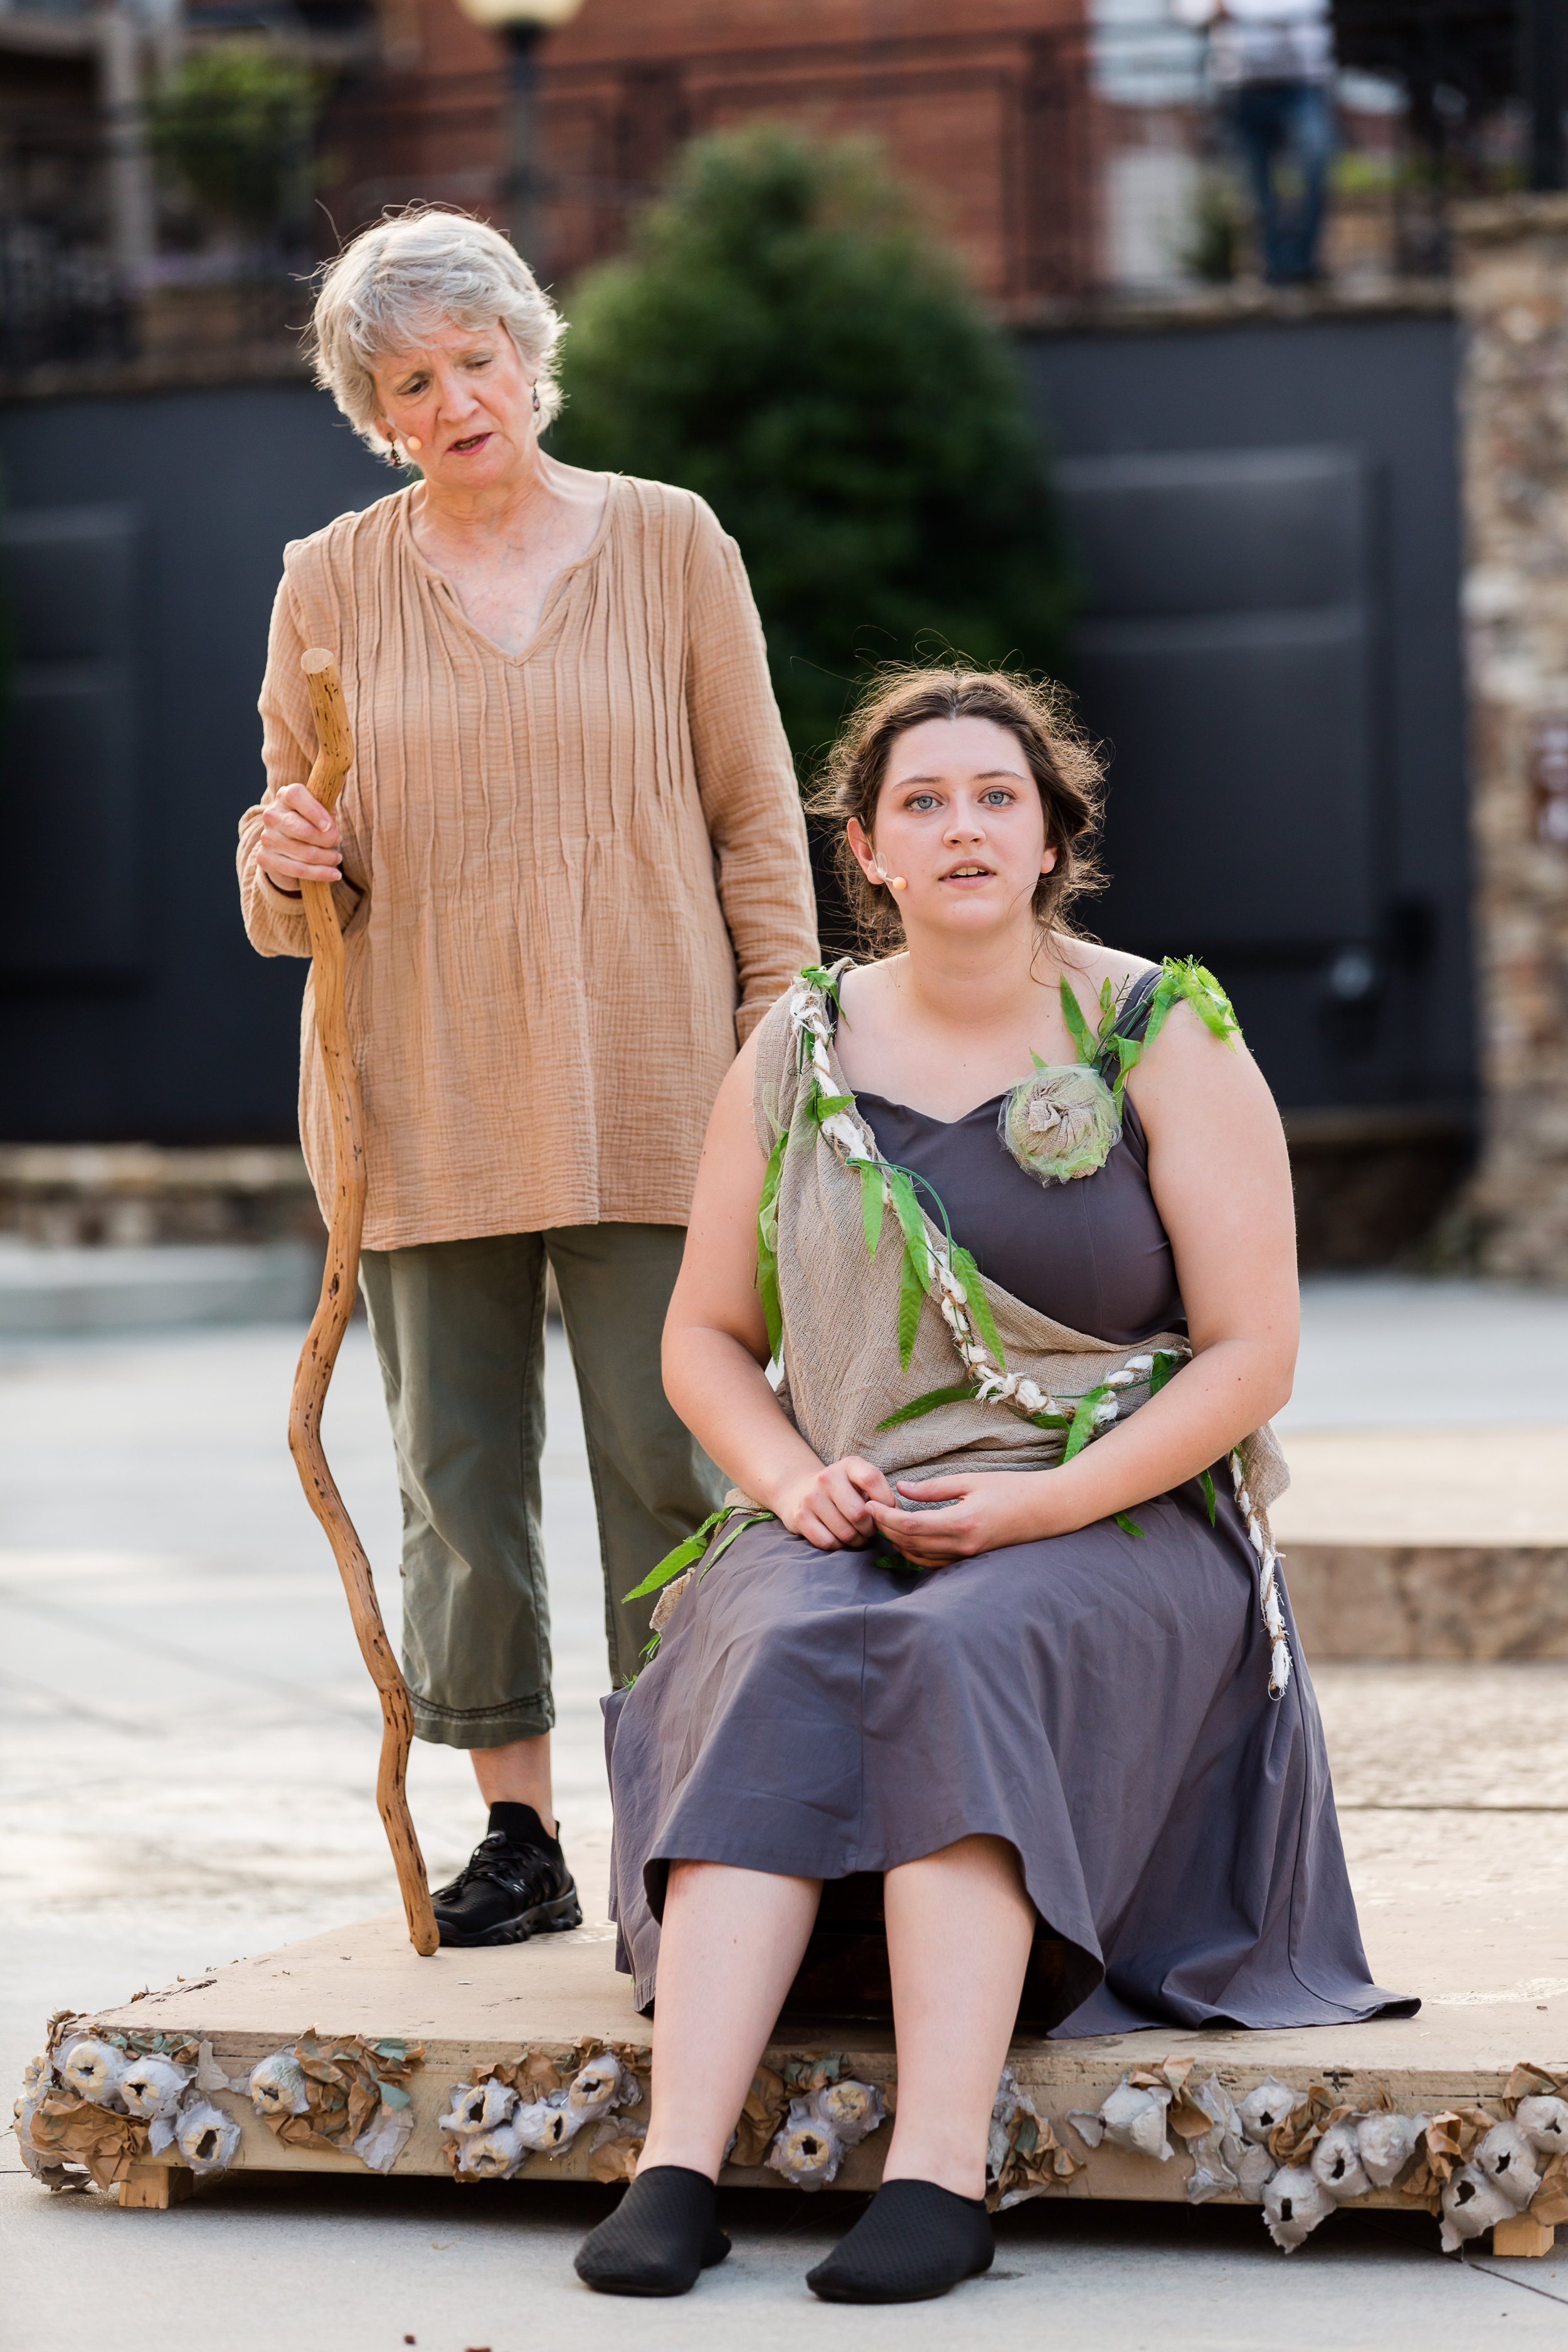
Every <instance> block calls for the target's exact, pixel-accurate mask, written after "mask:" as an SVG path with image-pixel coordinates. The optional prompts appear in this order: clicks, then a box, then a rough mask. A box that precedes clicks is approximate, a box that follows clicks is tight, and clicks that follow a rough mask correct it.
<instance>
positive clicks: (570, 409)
mask: <svg viewBox="0 0 1568 2352" xmlns="http://www.w3.org/2000/svg"><path fill="white" fill-rule="evenodd" d="M566 307H567V310H568V312H569V315H570V317H571V320H572V331H571V333H570V336H569V337H568V339H567V342H566V346H565V367H564V380H565V386H566V392H567V406H566V410H565V413H564V415H563V417H562V418H561V420H560V422H559V424H558V425H556V427H555V428H554V431H553V433H552V438H551V443H550V446H551V448H552V450H553V451H554V452H555V454H556V455H558V456H560V457H563V458H566V459H568V460H570V461H571V462H572V463H574V464H576V465H583V466H589V467H607V468H613V469H616V470H618V471H620V472H624V473H629V474H638V475H642V476H644V477H646V478H652V479H655V480H661V481H668V482H678V483H681V484H683V485H684V486H685V487H686V488H689V489H693V490H697V491H699V492H700V494H701V495H702V497H703V498H705V499H707V500H708V501H709V503H710V505H711V506H712V507H713V509H714V510H715V512H716V513H717V514H718V516H719V519H720V520H721V522H722V523H723V525H724V527H725V529H726V530H730V531H731V532H732V533H733V534H734V536H735V538H736V539H737V540H738V541H739V542H740V546H741V550H742V554H743V555H744V557H745V561H746V565H747V569H748V571H749V572H750V574H751V578H752V588H753V590H754V592H755V593H756V598H757V603H758V606H759V608H760V610H761V613H762V618H763V628H764V630H765V632H766V634H767V639H768V648H769V656H770V659H771V661H772V664H773V683H774V687H775V688H776V690H777V694H778V698H779V707H780V709H781V710H782V712H783V714H784V724H785V727H786V728H787V730H788V731H789V736H790V740H791V742H792V744H793V746H794V748H795V752H796V755H797V757H799V758H801V759H803V760H804V759H805V757H806V756H807V755H808V754H809V753H810V752H811V751H813V750H814V749H815V748H816V747H817V746H819V745H820V744H822V743H823V742H824V741H825V740H826V739H827V738H828V737H829V736H831V734H832V733H833V731H834V730H835V728H836V726H837V721H838V719H839V717H840V715H841V712H842V710H843V709H844V706H845V703H846V701H847V698H848V697H849V696H850V695H851V694H852V693H853V691H854V690H855V688H856V687H857V685H858V683H859V682H860V680H861V679H862V678H863V677H864V674H865V665H866V663H867V662H868V661H878V660H885V659H888V658H890V657H894V656H898V657H907V656H910V655H911V654H914V653H916V652H917V651H918V652H921V653H924V654H932V653H936V654H940V653H942V651H945V650H947V649H949V648H951V649H952V650H954V651H958V652H961V653H963V655H965V656H969V657H971V658H973V660H975V661H977V662H981V663H984V664H990V663H994V662H998V661H1002V660H1005V659H1006V658H1008V657H1009V656H1011V657H1012V658H1013V659H1015V660H1016V661H1018V662H1021V663H1022V664H1024V665H1025V666H1026V667H1044V668H1054V667H1056V666H1057V665H1058V661H1059V658H1060V653H1061V644H1062V635H1063V629H1064V624H1065V619H1066V615H1067V612H1068V606H1069V604H1070V580H1069V573H1068V564H1067V561H1066V557H1065V554H1064V551H1063V547H1062V542H1061V540H1060V536H1059V533H1058V527H1057V522H1056V519H1055V515H1054V512H1053V508H1052V503H1051V497H1050V488H1049V482H1048V478H1047V466H1046V460H1045V456H1044V452H1043V449H1042V446H1041V444H1040V439H1039V436H1038V434H1037V430H1036V429H1035V427H1034V426H1033V425H1032V424H1031V422H1030V420H1029V417H1028V415H1027V414H1026V408H1025V404H1024V399H1023V394H1022V387H1021V383H1020V379H1019V375H1018V371H1017V367H1016V361H1015V359H1014V355H1013V352H1012V350H1011V347H1010V345H1009V344H1008V342H1007V341H1006V339H1005V336H1004V335H1003V334H1002V332H1001V331H999V330H998V329H997V328H996V327H994V325H992V324H991V322H990V321H989V320H987V318H986V317H985V315H984V312H983V311H982V310H981V309H980V307H979V305H978V303H977V302H976V300H975V299H974V297H973V294H972V293H971V292H970V291H969V289H968V288H967V286H966V284H965V283H964V281H963V278H962V276H961V275H960V272H959V270H958V268H957V267H956V265H955V264H954V263H953V262H952V261H951V260H950V259H949V258H948V257H947V256H946V255H945V253H943V252H942V250H941V248H940V247H937V246H936V245H935V244H934V243H933V241H932V240H931V237H930V236H929V235H927V234H926V233H925V232H924V231H923V230H922V229H921V226H919V225H918V224H917V222H916V221H915V219H914V218H913V216H912V215H911V212H910V205H909V203H908V200H907V199H906V197H905V196H904V194H903V193H902V191H901V190H900V188H899V187H898V186H897V184H895V183H894V182H893V181H891V180H890V179H889V177H888V175H887V173H886V172H885V170H884V169H883V167H882V166H881V165H880V163H879V161H878V158H877V155H876V152H875V151H874V150H872V149H870V148H868V146H866V145H865V144H863V143H861V142H835V143H832V144H826V143H815V142H808V141H806V140H805V139H802V138H800V137H798V136H795V135H793V134H791V133H789V132H786V131H781V130H778V129H774V128H771V127H768V126H752V128H750V129H747V130H744V131H739V132H730V133H725V134H721V135H720V136H718V137H714V138H710V139H704V140H702V141H700V142H696V143H695V144H694V145H693V146H692V147H691V148H690V149H689V150H688V152H687V154H686V157H685V159H684V162H683V164H682V167H681V169H680V172H679V176H678V178H677V180H676V182H675V184H674V186H673V188H672V190H671V192H670V194H668V197H667V198H666V199H665V200H664V201H663V202H661V203H659V204H658V205H654V206H653V207H652V208H651V209H650V211H649V212H648V213H647V214H646V215H645V216H644V218H643V221H642V223H641V225H640V227H639V229H638V231H637V236H636V237H635V239H634V242H633V245H632V247H631V249H630V251H629V253H628V254H627V255H626V257H623V258H621V259H619V260H616V261H614V262H611V263H609V264H607V265H605V267H603V268H598V269H596V270H595V271H593V272H592V273H590V274H589V275H588V276H587V277H585V278H584V279H583V280H582V281H581V282H580V283H579V284H578V285H577V286H576V287H575V288H574V289H573V291H572V296H571V299H570V300H569V301H568V303H567V306H566Z"/></svg>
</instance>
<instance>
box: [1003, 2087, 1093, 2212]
mask: <svg viewBox="0 0 1568 2352" xmlns="http://www.w3.org/2000/svg"><path fill="white" fill-rule="evenodd" d="M1082 2170H1083V2165H1082V2161H1081V2159H1080V2158H1078V2157H1076V2156H1073V2155H1071V2154H1070V2153H1069V2152H1068V2149H1067V2148H1065V2147H1063V2146H1062V2144H1061V2142H1060V2140H1058V2137H1057V2136H1056V2133H1055V2132H1054V2131H1053V2130H1052V2128H1051V2126H1050V2125H1049V2124H1048V2123H1047V2120H1046V2118H1045V2116H1042V2115H1041V2113H1040V2111H1039V2109H1038V2108H1037V2106H1036V2105H1035V2103H1034V2101H1033V2100H1032V2099H1031V2098H1030V2097H1029V2096H1028V2095H1027V2094H1026V2092H1024V2091H1022V2090H1020V2088H1019V2086H1018V2082H1017V2078H1016V2075H1015V2074H1014V2073H1013V2069H1012V2068H1011V2066H1005V2067H1004V2068H1003V2069H1002V2080H1001V2083H1000V2084H999V2085H998V2086H997V2092H996V2103H995V2105H994V2107H993V2108H992V2110H991V2137H990V2140H989V2143H988V2145H987V2147H986V2155H985V2174H986V2188H985V2202H986V2205H987V2206H988V2208H989V2209H990V2210H991V2211H992V2212H994V2213H1005V2212H1006V2210H1008V2208H1009V2207H1010V2206H1013V2205H1022V2204H1023V2203H1024V2202H1025V2201H1026V2199H1028V2198H1031V2197H1040V2196H1043V2195H1044V2194H1045V2193H1046V2191H1047V2189H1064V2188H1065V2187H1066V2186H1067V2184H1068V2181H1069V2180H1070V2179H1072V2177H1073V2175H1074V2173H1075V2172H1081V2171H1082Z"/></svg>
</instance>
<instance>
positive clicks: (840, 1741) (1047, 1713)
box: [605, 1465, 1418, 2035]
mask: <svg viewBox="0 0 1568 2352" xmlns="http://www.w3.org/2000/svg"><path fill="white" fill-rule="evenodd" d="M1222 1466H1223V1465H1216V1476H1217V1475H1219V1471H1220V1468H1221V1467H1222ZM1136 1517H1137V1519H1138V1521H1139V1524H1140V1525H1141V1526H1142V1528H1143V1529H1144V1530H1145V1532H1144V1536H1143V1538H1142V1539H1139V1538H1135V1537H1132V1536H1130V1535H1126V1534H1124V1533H1123V1532H1122V1531H1121V1529H1120V1528H1117V1527H1116V1526H1115V1525H1114V1524H1113V1523H1112V1522H1111V1521H1109V1520H1104V1521H1100V1522H1098V1523H1097V1524H1096V1525H1094V1526H1092V1527H1089V1528H1083V1529H1081V1530H1080V1531H1079V1533H1077V1534H1074V1535H1068V1536H1058V1537H1054V1538H1049V1539H1048V1540H1047V1541H1043V1542H1038V1543H1030V1544H1019V1545H1015V1546H1011V1547H1009V1548H1008V1549H1005V1550H1001V1551H994V1552H984V1553H982V1554H980V1555H979V1556H978V1557H977V1558H975V1559H970V1560H964V1561H961V1562H959V1563H957V1564H956V1565H954V1566H953V1567H952V1568H948V1569H943V1570H939V1571H937V1572H936V1573H935V1574H929V1575H912V1574H911V1575H899V1574H894V1573H892V1572H891V1571H889V1570H888V1569H885V1568H880V1567H879V1566H877V1564H876V1561H875V1559H874V1557H873V1555H872V1554H871V1553H870V1552H868V1551H836V1552H822V1551H816V1550H814V1549H813V1548H812V1547H811V1546H810V1545H809V1544H807V1543H805V1541H803V1540H802V1539H801V1538H798V1537H795V1536H791V1535H787V1534H785V1533H784V1530H783V1529H782V1528H780V1527H778V1525H777V1524H776V1523H774V1522H772V1521H767V1522H763V1524H761V1525H759V1526H757V1527H755V1528H749V1529H748V1530H747V1531H746V1532H745V1533H744V1534H743V1535H742V1536H740V1537H739V1538H737V1539H736V1540H735V1541H734V1542H733V1543H732V1544H731V1546H730V1548H729V1549H728V1550H727V1551H726V1552H725V1553H724V1554H723V1555H722V1557H721V1559H720V1560H719V1561H718V1562H717V1564H716V1565H715V1566H714V1567H713V1568H712V1569H711V1570H709V1571H708V1572H707V1573H706V1574H705V1575H704V1576H703V1577H702V1578H701V1580H700V1582H697V1583H696V1584H695V1585H694V1586H692V1587H689V1588H688V1590H687V1591H686V1592H685V1594H684V1595H683V1597H682V1599H681V1601H680V1602H679V1606H678V1608H677V1610H676V1612H675V1614H674V1617H673V1619H672V1622H671V1623H670V1627H669V1630H668V1633H667V1634H666V1637H665V1640H664V1643H663V1646H662V1648H661V1649H660V1651H659V1653H658V1656H657V1657H656V1658H655V1659H654V1660H653V1662H652V1663H651V1664H649V1665H648V1666H647V1669H646V1670H645V1671H644V1673H643V1674H642V1675H640V1676H639V1678H638V1680H637V1683H636V1684H635V1685H633V1686H632V1688H630V1689H629V1690H623V1691H617V1692H616V1693H615V1694H614V1695H613V1696H611V1697H610V1698H609V1699H607V1700H606V1701H605V1717H606V1723H605V1729H606V1740H607V1748H608V1756H609V1768H610V1780H611V1787H612V1791H613V1795H614V1799H615V1844H614V1853H613V1858H612V1871H611V1885H612V1909H613V1912H614V1916H615V1918H616V1923H617V1927H618V1930H619V1935H618V1951H617V1963H618V1965H619V1966H620V1967H621V1968H622V1969H624V1970H626V1971H628V1972H629V1973H630V1974H631V1976H632V1978H633V1980H634V1984H635V1988H636V1994H637V2002H638V2005H639V2007H640V2008H642V2009H645V2010H646V2009H647V2008H648V2007H650V2006H651V2005H652V2001H653V1998H654V1990H655V1985H656V1982H657V1979H658V1937H659V1928H658V1922H659V1919H660V1916H661V1915H662V1911H663V1905H664V1894H665V1886H666V1882H667V1879H668V1869H669V1864H671V1863H672V1862H675V1861H698V1862H721V1863H730V1864H736V1865H738V1866H740V1867H741V1868H743V1869H747V1870H762V1871H773V1872H780V1873H784V1874H789V1875H792V1876H797V1877H805V1878H822V1879H825V1880H838V1879H845V1878H847V1877H850V1876H852V1875H853V1874H858V1873H863V1872H883V1871H887V1870H891V1869H893V1868H895V1867H896V1866H897V1865H898V1864H900V1863H906V1862H913V1861H915V1860H917V1859H918V1858H919V1857H920V1856H921V1855H922V1854H928V1853H935V1852H936V1851H938V1850H939V1849H940V1848H941V1847H943V1846H947V1845H951V1844H952V1843H954V1842H955V1840H957V1839H959V1838H963V1837H970V1836H974V1835H977V1834H985V1835H989V1836H993V1837H1000V1838H1005V1839H1006V1840H1007V1841H1008V1843H1010V1844H1011V1845H1013V1846H1014V1847H1015V1848H1016V1852H1017V1854H1018V1858H1019V1861H1020V1864H1021V1865H1022V1868H1023V1874H1024V1881H1025V1884H1026V1886H1027V1888H1028V1892H1029V1895H1030V1897H1031V1899H1032V1900H1033V1902H1034V1904H1035V1906H1036V1909H1037V1912H1038V1914H1039V1917H1040V1922H1041V1929H1040V1934H1041V1937H1042V1938H1047V1937H1048V1938H1052V1939H1059V1943H1060V1945H1061V1947H1062V1949H1061V1951H1060V1952H1059V1953H1058V1955H1057V1964H1056V1967H1055V1969H1054V1983H1055V1990H1054V1992H1052V1993H1051V1995H1050V1996H1049V1999H1048V2007H1047V2013H1046V2014H1044V2015H1041V2016H1039V2017H1038V2018H1037V2020H1035V2022H1037V2023H1038V2024H1039V2025H1040V2026H1041V2027H1042V2028H1043V2029H1045V2030H1048V2031H1050V2032H1055V2033H1057V2034H1059V2035H1081V2034H1093V2033H1110V2032H1125V2031H1127V2030H1129V2029H1136V2028H1138V2027H1142V2026H1154V2025H1159V2024H1163V2025H1172V2024H1175V2025H1183V2026H1189V2027H1190V2026H1200V2025H1207V2024H1226V2025H1242V2026H1274V2027H1279V2026H1292V2025H1327V2024H1338V2023H1343V2022H1346V2021H1351V2020H1356V2019H1363V2018H1367V2017H1372V2016H1375V2015H1377V2014H1379V2013H1380V2012H1387V2011H1393V2012H1395V2013H1400V2014H1408V2013H1410V2012H1411V2011H1414V2010H1415V2008H1416V2007H1417V2006H1418V2004H1417V2003H1416V2002H1415V2001H1414V2000H1407V1999H1404V1998H1401V1997H1398V1996H1395V1995H1392V1994H1389V1993H1386V1992H1384V1991H1382V1990H1380V1989H1379V1988H1378V1987H1377V1986H1376V1985H1374V1984H1373V1982H1372V1981H1371V1979H1370V1977H1369V1975H1368V1971H1367V1964H1366V1958H1365V1955H1364V1954H1363V1950H1362V1944H1361V1936H1360V1931H1359V1929H1358V1927H1357V1924H1356V1915H1355V1904H1354V1901H1353V1898H1352V1894H1351V1889H1350V1882H1349V1879H1348V1876H1347V1874H1346V1871H1345V1863H1344V1854H1343V1852H1342V1847H1341V1843H1340V1834H1339V1826H1338V1823H1337V1822H1336V1819H1335V1815H1334V1802H1333V1791H1332V1789H1331V1783H1330V1779H1329V1768H1328V1759H1327V1756H1326V1754H1325V1751H1324V1746H1323V1735H1322V1726H1321V1721H1320V1718H1319V1715H1318V1708H1317V1703H1316V1700H1315V1699H1314V1697H1313V1695H1312V1689H1311V1685H1310V1679H1309V1677H1308V1675H1307V1673H1306V1671H1305V1668H1304V1666H1303V1664H1302V1662H1301V1656H1300V1646H1299V1644H1298V1643H1297V1641H1296V1639H1295V1629H1294V1626H1293V1625H1292V1627H1291V1654H1292V1658H1293V1660H1294V1664H1295V1672H1294V1674H1293V1675H1292V1676H1291V1680H1290V1684H1289V1689H1288V1690H1287V1692H1286V1695H1285V1696H1284V1698H1283V1699H1281V1700H1279V1701H1271V1700H1270V1699H1269V1697H1268V1639H1267V1636H1266V1634H1265V1633H1264V1630H1263V1626H1262V1622H1261V1620H1260V1617H1259V1613H1258V1600H1257V1578H1256V1572H1255V1562H1254V1559H1253V1555H1252V1552H1251V1550H1250V1549H1249V1547H1248V1545H1247V1538H1246V1535H1245V1533H1244V1531H1243V1528H1242V1526H1241V1522H1240V1519H1239V1517H1238V1515H1237V1511H1236V1508H1235V1507H1234V1505H1233V1504H1232V1503H1231V1502H1230V1501H1229V1499H1228V1497H1226V1496H1224V1495H1223V1494H1222V1496H1221V1499H1220V1504H1219V1515H1218V1521H1217V1524H1216V1525H1215V1527H1213V1528H1211V1527H1210V1526H1209V1524H1208V1519H1207V1515H1206V1511H1205V1507H1204V1505H1203V1502H1202V1499H1201V1496H1200V1493H1199V1489H1198V1486H1197V1485H1196V1483H1195V1482H1194V1483H1193V1484H1192V1485H1190V1486H1184V1487H1183V1488H1181V1489H1179V1490H1178V1491H1177V1492H1176V1493H1175V1494H1173V1495H1168V1496H1162V1497H1161V1498H1159V1499H1158V1500H1156V1501H1154V1502H1151V1503H1147V1504H1141V1505H1140V1506H1139V1507H1138V1510H1137V1513H1136ZM1288 1606H1289V1604H1287V1608H1288Z"/></svg>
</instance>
